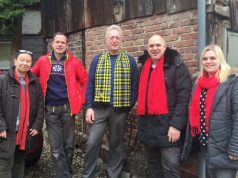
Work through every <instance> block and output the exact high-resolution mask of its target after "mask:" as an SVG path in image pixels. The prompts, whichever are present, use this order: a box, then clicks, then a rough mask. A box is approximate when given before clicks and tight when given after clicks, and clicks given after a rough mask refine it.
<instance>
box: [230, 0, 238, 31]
mask: <svg viewBox="0 0 238 178" xmlns="http://www.w3.org/2000/svg"><path fill="white" fill-rule="evenodd" d="M230 7H231V8H230V9H231V10H230V11H231V22H232V23H231V28H232V30H233V31H236V32H238V0H231V5H230Z"/></svg>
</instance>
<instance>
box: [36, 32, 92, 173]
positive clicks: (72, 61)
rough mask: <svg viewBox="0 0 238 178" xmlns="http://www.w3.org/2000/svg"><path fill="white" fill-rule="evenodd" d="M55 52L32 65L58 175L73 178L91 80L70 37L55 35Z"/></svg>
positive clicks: (60, 33) (53, 45) (58, 33)
mask: <svg viewBox="0 0 238 178" xmlns="http://www.w3.org/2000/svg"><path fill="white" fill-rule="evenodd" d="M52 47H53V50H52V52H50V53H48V54H46V55H44V56H41V57H40V58H39V59H38V60H37V62H36V64H35V65H34V66H33V68H32V72H33V73H34V74H35V75H36V76H38V77H39V79H40V83H41V87H42V91H43V94H44V96H45V105H46V111H45V119H46V126H47V131H48V137H49V143H50V145H51V154H52V158H53V163H54V168H55V172H56V177H57V178H69V177H70V174H71V173H72V168H71V165H72V160H73V153H74V128H75V117H74V116H75V114H77V113H78V112H80V110H81V108H82V106H83V105H84V103H85V96H84V95H85V90H86V84H87V80H88V75H87V71H86V70H85V68H84V66H83V65H82V64H81V63H80V61H79V60H78V59H76V58H75V57H74V56H73V55H72V54H71V52H70V51H68V50H67V37H66V35H65V34H64V33H62V32H57V33H55V34H54V35H53V42H52Z"/></svg>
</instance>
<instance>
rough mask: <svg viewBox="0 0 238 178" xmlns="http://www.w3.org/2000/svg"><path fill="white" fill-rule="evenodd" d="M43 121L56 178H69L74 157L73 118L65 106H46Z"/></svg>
mask: <svg viewBox="0 0 238 178" xmlns="http://www.w3.org/2000/svg"><path fill="white" fill-rule="evenodd" d="M45 119H46V127H47V132H48V138H49V143H50V147H51V156H52V159H53V164H54V168H55V173H56V178H69V177H70V172H71V170H72V168H71V166H72V162H73V155H74V140H75V135H74V129H75V118H74V116H71V114H70V107H69V105H68V104H67V105H62V106H46V114H45Z"/></svg>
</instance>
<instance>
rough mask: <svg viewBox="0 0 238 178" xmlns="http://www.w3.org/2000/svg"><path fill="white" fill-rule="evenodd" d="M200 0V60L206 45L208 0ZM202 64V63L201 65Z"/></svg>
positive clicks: (198, 0)
mask: <svg viewBox="0 0 238 178" xmlns="http://www.w3.org/2000/svg"><path fill="white" fill-rule="evenodd" d="M197 2H198V4H197V5H198V62H200V61H199V60H200V55H201V53H202V50H203V48H205V46H206V0H197ZM199 66H200V65H199Z"/></svg>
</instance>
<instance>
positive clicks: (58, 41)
mask: <svg viewBox="0 0 238 178" xmlns="http://www.w3.org/2000/svg"><path fill="white" fill-rule="evenodd" d="M52 47H53V49H54V53H55V56H56V57H58V56H59V57H61V56H63V55H64V53H65V51H66V49H67V38H66V36H64V35H61V34H58V35H56V36H55V37H54V39H53V42H52Z"/></svg>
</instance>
